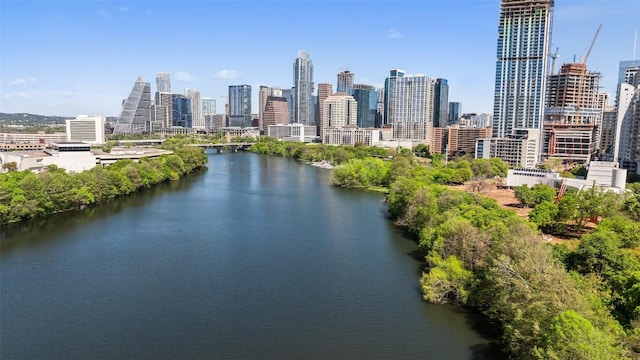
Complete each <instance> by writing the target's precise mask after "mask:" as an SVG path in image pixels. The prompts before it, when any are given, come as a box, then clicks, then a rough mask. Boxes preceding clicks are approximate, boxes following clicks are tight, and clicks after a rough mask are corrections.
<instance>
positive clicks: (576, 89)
mask: <svg viewBox="0 0 640 360" xmlns="http://www.w3.org/2000/svg"><path fill="white" fill-rule="evenodd" d="M600 77H601V75H600V74H599V73H595V72H588V71H587V67H586V65H585V64H584V63H569V64H563V65H562V67H561V68H560V72H559V73H557V74H553V75H551V76H549V79H548V84H547V95H546V102H547V106H546V108H545V116H544V126H543V133H542V135H543V142H542V159H541V160H542V161H544V160H546V159H548V158H556V159H561V160H563V161H564V162H571V163H575V162H577V163H585V164H586V163H589V161H590V160H591V158H592V157H593V156H594V155H595V154H596V153H597V149H598V147H597V136H598V134H597V133H596V130H597V127H598V124H600V123H601V122H602V109H601V108H600V106H601V105H600V102H601V99H599V96H598V95H599V94H598V89H599V86H600Z"/></svg>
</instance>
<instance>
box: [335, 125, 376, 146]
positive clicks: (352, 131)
mask: <svg viewBox="0 0 640 360" xmlns="http://www.w3.org/2000/svg"><path fill="white" fill-rule="evenodd" d="M381 141H382V134H381V130H380V129H374V128H366V129H364V128H359V127H357V126H355V125H348V126H345V127H341V128H328V129H325V131H324V136H323V138H322V142H323V143H324V144H327V145H350V146H355V145H364V146H377V145H380V143H381Z"/></svg>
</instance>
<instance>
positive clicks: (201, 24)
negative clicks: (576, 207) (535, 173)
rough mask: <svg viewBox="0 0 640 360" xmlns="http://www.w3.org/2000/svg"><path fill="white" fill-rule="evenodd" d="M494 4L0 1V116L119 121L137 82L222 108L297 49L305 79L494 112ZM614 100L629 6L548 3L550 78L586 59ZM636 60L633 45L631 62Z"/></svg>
mask: <svg viewBox="0 0 640 360" xmlns="http://www.w3.org/2000/svg"><path fill="white" fill-rule="evenodd" d="M499 8H500V1H499V0H396V1H383V0H367V1H364V0H343V1H325V0H315V1H314V0H311V1H303V0H299V1H293V0H263V1H244V0H236V1H205V0H199V1H189V0H186V1H173V0H172V1H169V0H165V1H162V0H156V1H146V0H138V1H127V2H120V1H58V0H50V1H30V0H0V81H1V83H0V93H1V96H0V112H8V113H14V112H29V113H35V114H43V115H60V116H75V115H77V114H104V115H107V116H117V115H118V114H119V112H120V108H121V102H122V99H123V98H126V97H127V96H128V94H129V92H130V91H131V88H132V86H133V83H134V82H135V80H136V78H137V77H138V76H142V78H143V79H144V80H145V81H149V82H151V84H152V85H151V90H152V92H153V91H155V75H156V73H157V72H161V71H162V72H169V73H170V74H171V83H172V90H173V92H174V93H182V92H183V91H184V88H187V87H189V88H194V89H198V90H200V91H201V93H202V96H203V97H211V98H214V99H216V100H217V103H218V104H217V108H218V111H219V112H222V111H223V110H224V105H223V104H224V101H225V97H226V95H227V93H228V86H229V85H237V84H249V85H251V86H252V87H253V92H254V109H253V112H254V113H257V112H258V111H257V88H258V86H259V85H271V86H279V87H281V88H290V87H291V85H292V82H293V69H292V64H293V61H294V60H295V58H296V56H297V52H298V50H306V51H308V52H309V53H310V57H311V60H312V62H313V65H314V82H315V83H316V84H317V83H324V82H326V83H332V84H333V86H334V90H335V84H336V74H337V73H338V72H339V71H340V70H341V69H348V70H350V71H351V72H353V73H354V74H355V82H356V83H364V84H370V85H374V86H381V85H382V84H383V83H384V79H385V77H386V76H387V73H388V70H389V69H391V68H400V69H403V70H405V71H406V72H407V73H410V74H415V73H423V74H426V75H428V76H431V77H434V78H437V77H441V78H445V79H448V81H449V100H450V101H461V102H462V111H463V112H489V113H491V112H492V109H493V86H494V76H495V51H496V36H497V25H498V16H499ZM600 24H603V26H602V30H601V32H600V34H599V36H598V39H597V41H596V44H595V46H594V48H593V51H592V52H591V55H590V57H589V59H588V62H587V65H588V67H589V69H590V70H594V71H598V72H601V73H602V74H603V75H604V77H603V79H602V85H603V91H605V92H609V93H611V94H612V96H613V95H614V94H615V85H616V79H617V74H618V63H619V61H620V60H630V59H631V57H632V50H633V40H634V32H635V30H636V29H638V28H640V0H556V4H555V14H554V24H553V45H552V51H555V49H556V47H558V48H559V53H560V58H559V59H558V60H557V63H556V68H559V66H560V64H562V63H564V62H572V61H573V58H574V55H575V56H576V58H577V59H579V58H580V55H581V54H585V52H586V49H587V48H588V46H589V44H590V43H591V40H592V38H593V36H594V34H595V32H596V29H597V28H598V25H600ZM637 58H640V46H639V49H638V50H637V54H636V59H637Z"/></svg>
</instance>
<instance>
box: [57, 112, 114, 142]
mask: <svg viewBox="0 0 640 360" xmlns="http://www.w3.org/2000/svg"><path fill="white" fill-rule="evenodd" d="M66 123H67V140H68V141H72V142H75V141H82V142H86V143H89V144H96V145H100V144H104V125H105V123H106V118H105V117H104V115H96V116H89V115H78V116H76V118H75V119H74V120H66Z"/></svg>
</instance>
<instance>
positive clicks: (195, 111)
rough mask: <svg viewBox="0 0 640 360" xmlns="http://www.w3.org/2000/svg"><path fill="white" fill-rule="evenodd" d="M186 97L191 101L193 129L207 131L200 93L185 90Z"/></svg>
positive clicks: (193, 90)
mask: <svg viewBox="0 0 640 360" xmlns="http://www.w3.org/2000/svg"><path fill="white" fill-rule="evenodd" d="M184 96H186V97H187V98H189V99H190V100H191V116H192V127H193V128H196V129H202V130H203V129H206V126H205V122H204V115H203V114H202V98H201V96H200V91H198V90H195V89H189V88H186V89H184Z"/></svg>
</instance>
